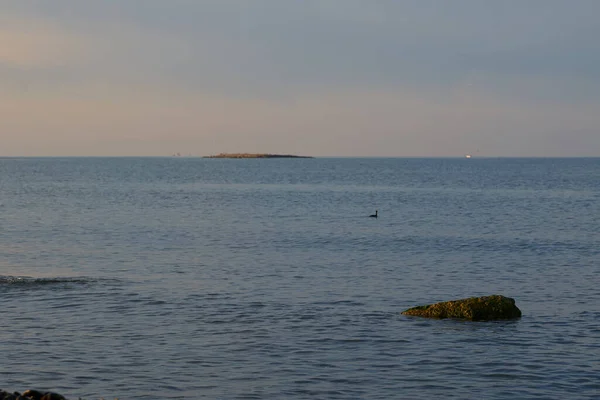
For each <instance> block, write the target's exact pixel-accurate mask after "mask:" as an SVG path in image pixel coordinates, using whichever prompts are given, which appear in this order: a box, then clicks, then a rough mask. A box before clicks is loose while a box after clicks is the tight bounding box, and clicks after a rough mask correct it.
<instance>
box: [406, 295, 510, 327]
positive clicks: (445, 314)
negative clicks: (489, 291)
mask: <svg viewBox="0 0 600 400" xmlns="http://www.w3.org/2000/svg"><path fill="white" fill-rule="evenodd" d="M402 314H403V315H410V316H415V317H425V318H457V319H465V320H469V321H493V320H498V319H515V318H520V317H521V310H519V308H518V307H517V306H516V305H515V300H514V299H511V298H509V297H504V296H500V295H492V296H483V297H470V298H468V299H461V300H453V301H444V302H441V303H436V304H430V305H427V306H419V307H413V308H409V309H408V310H406V311H404V312H403V313H402Z"/></svg>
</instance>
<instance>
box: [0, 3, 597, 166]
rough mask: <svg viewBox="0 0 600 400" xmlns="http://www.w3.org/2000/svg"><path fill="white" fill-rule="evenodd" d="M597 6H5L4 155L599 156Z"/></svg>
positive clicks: (0, 152)
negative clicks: (233, 153)
mask: <svg viewBox="0 0 600 400" xmlns="http://www.w3.org/2000/svg"><path fill="white" fill-rule="evenodd" d="M598 15H600V1H597V0H495V1H494V0H451V1H450V0H88V1H82V0H52V1H51V0H0V156H169V155H171V154H173V153H177V152H179V153H181V154H185V155H188V154H189V155H194V156H197V155H209V154H216V153H221V152H261V153H262V152H264V153H292V154H299V155H312V156H322V157H325V156H341V157H352V156H365V157H419V156H424V157H454V156H457V157H460V156H463V155H464V154H466V153H470V154H472V155H473V156H486V157H495V156H505V157H528V156H531V157H549V156H564V157H580V156H600V40H599V39H598V38H600V22H598V21H599V20H598Z"/></svg>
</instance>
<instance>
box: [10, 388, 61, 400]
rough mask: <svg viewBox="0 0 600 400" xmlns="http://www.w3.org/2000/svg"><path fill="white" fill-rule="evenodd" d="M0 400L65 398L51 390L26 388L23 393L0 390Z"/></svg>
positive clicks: (57, 399) (54, 399)
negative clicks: (40, 390) (41, 390)
mask: <svg viewBox="0 0 600 400" xmlns="http://www.w3.org/2000/svg"><path fill="white" fill-rule="evenodd" d="M0 400H67V399H65V397H64V396H61V395H60V394H58V393H52V392H44V393H42V392H39V391H37V390H26V391H24V392H23V394H19V392H14V393H9V392H5V391H4V390H0Z"/></svg>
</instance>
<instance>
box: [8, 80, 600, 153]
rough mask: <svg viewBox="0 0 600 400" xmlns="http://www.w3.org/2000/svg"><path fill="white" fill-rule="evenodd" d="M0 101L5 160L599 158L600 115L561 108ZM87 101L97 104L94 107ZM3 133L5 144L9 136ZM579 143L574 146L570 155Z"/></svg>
mask: <svg viewBox="0 0 600 400" xmlns="http://www.w3.org/2000/svg"><path fill="white" fill-rule="evenodd" d="M85 93H87V94H88V95H87V96H86V97H77V96H75V95H72V94H71V95H69V94H68V93H63V94H62V95H61V96H60V97H59V96H56V95H55V94H54V95H50V94H47V95H46V96H41V95H39V94H38V95H36V96H34V97H27V96H22V97H21V98H19V99H18V100H16V101H15V99H13V100H12V101H11V102H8V101H5V100H6V99H3V98H1V97H0V104H2V106H0V120H1V121H2V123H0V129H1V130H2V132H5V133H4V138H3V141H4V151H5V152H6V151H8V152H12V153H13V154H21V155H23V154H28V155H36V154H38V155H39V154H40V152H42V154H52V155H74V154H80V155H81V154H83V155H106V154H113V155H168V154H171V153H173V152H176V151H181V152H191V153H194V154H197V155H198V154H211V153H215V152H221V151H250V152H251V151H257V152H261V151H266V152H297V153H303V154H313V155H318V156H325V155H346V156H358V155H363V156H365V155H371V156H376V155H379V156H382V155H386V156H452V155H461V154H463V153H466V152H469V153H474V152H475V151H476V150H480V152H481V153H480V155H488V156H494V155H523V156H527V155H533V156H540V155H553V154H554V155H560V151H561V148H562V146H563V145H564V143H565V141H564V138H566V137H569V138H571V140H572V142H573V143H576V144H575V145H572V146H570V148H569V149H568V150H569V154H570V155H593V154H594V152H597V151H598V150H599V149H600V135H597V126H600V116H598V115H597V113H594V109H597V105H594V106H589V107H587V108H582V107H575V106H573V107H565V106H564V105H561V104H554V105H551V104H538V103H535V102H534V103H528V102H525V101H520V100H518V99H511V98H504V99H498V98H497V97H495V96H489V95H487V94H486V93H481V92H477V91H473V92H465V91H461V90H454V91H447V92H445V93H444V94H443V95H440V93H439V92H437V91H436V92H424V91H420V90H414V89H406V90H404V91H400V92H399V91H392V92H384V91H368V90H367V91H355V90H347V91H337V92H328V93H323V92H318V93H313V94H306V95H303V96H299V97H296V98H293V99H288V100H287V101H274V100H268V99H267V100H265V99H260V98H255V99H250V98H247V99H241V98H228V97H216V96H212V95H208V96H203V95H201V94H197V93H196V94H186V93H179V92H154V91H148V89H147V88H146V89H145V88H143V87H130V88H122V87H120V88H117V87H115V88H109V89H107V88H100V87H99V88H88V90H86V91H85ZM90 93H95V95H94V96H90ZM7 133H8V134H7ZM577 143H579V144H580V145H578V144H577Z"/></svg>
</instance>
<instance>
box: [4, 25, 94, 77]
mask: <svg viewBox="0 0 600 400" xmlns="http://www.w3.org/2000/svg"><path fill="white" fill-rule="evenodd" d="M0 23H1V24H0V65H4V66H8V67H14V68H26V69H38V68H40V69H43V68H54V67H57V66H61V65H65V64H67V63H69V62H70V61H72V60H73V59H75V58H77V56H78V54H80V53H81V51H82V50H83V44H82V43H81V41H80V40H78V39H77V38H76V37H74V36H72V35H69V34H68V33H67V32H65V31H63V30H61V29H60V28H59V27H57V26H54V25H52V24H49V23H47V22H46V21H41V20H35V19H26V20H22V19H21V20H10V23H7V21H6V20H2V21H0Z"/></svg>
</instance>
